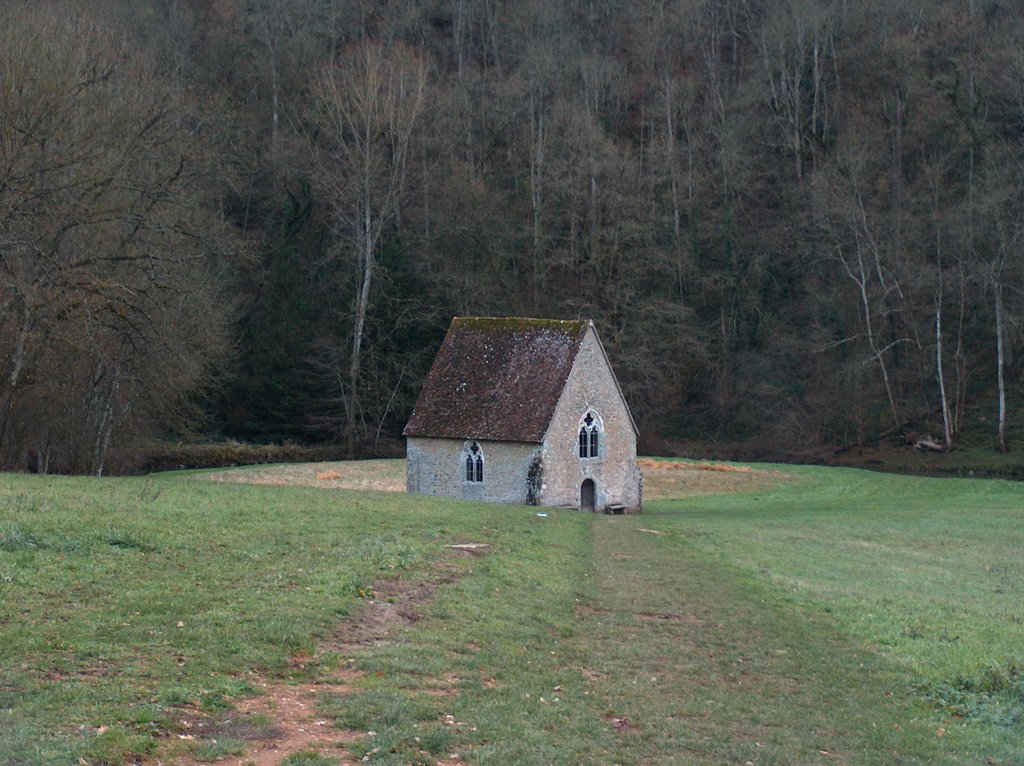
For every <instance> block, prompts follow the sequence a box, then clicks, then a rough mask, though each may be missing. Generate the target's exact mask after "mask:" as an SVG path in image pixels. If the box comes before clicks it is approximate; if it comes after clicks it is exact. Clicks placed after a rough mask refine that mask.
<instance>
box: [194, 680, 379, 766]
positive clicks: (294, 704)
mask: <svg viewBox="0 0 1024 766" xmlns="http://www.w3.org/2000/svg"><path fill="white" fill-rule="evenodd" d="M256 686H257V687H258V688H260V690H261V691H262V692H263V694H262V695H261V696H259V697H254V698H252V699H245V700H240V701H239V702H238V703H237V704H236V705H235V710H234V714H233V717H232V718H228V719H225V720H223V721H220V722H217V723H216V724H214V725H212V726H208V727H207V731H206V732H205V734H206V735H209V736H214V737H216V736H222V737H228V736H231V737H235V738H238V739H243V740H245V741H246V744H247V745H248V747H246V751H245V754H244V755H240V756H228V757H224V758H219V759H218V760H217V763H219V764H223V765H224V766H278V764H280V763H281V762H282V761H283V760H284V759H285V758H287V757H288V756H289V755H291V754H292V753H296V752H300V751H306V750H313V751H319V752H323V753H325V754H329V755H334V756H337V757H338V758H341V761H342V763H343V764H345V765H346V766H348V765H350V764H354V763H356V761H355V759H354V758H353V756H352V755H351V753H349V752H348V751H347V750H346V749H345V748H346V747H347V746H348V745H350V744H352V743H353V742H356V741H357V740H359V739H361V738H362V737H364V736H366V733H365V732H359V731H344V730H341V729H335V728H334V727H333V726H332V725H331V722H330V721H329V720H326V719H323V718H320V717H318V716H317V714H316V695H317V693H319V692H321V691H325V690H330V691H334V692H342V693H344V692H347V691H350V690H351V687H349V686H346V685H344V684H282V683H257V684H256ZM259 721H271V722H272V723H269V724H260V723H258V722H259ZM179 736H182V737H188V736H191V735H189V734H185V735H179Z"/></svg>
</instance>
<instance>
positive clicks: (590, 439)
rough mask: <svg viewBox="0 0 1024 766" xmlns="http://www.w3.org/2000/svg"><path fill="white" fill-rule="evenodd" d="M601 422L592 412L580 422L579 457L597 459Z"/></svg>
mask: <svg viewBox="0 0 1024 766" xmlns="http://www.w3.org/2000/svg"><path fill="white" fill-rule="evenodd" d="M600 433H601V420H600V418H598V417H597V413H595V412H594V411H593V410H590V411H589V412H587V414H586V415H584V416H583V419H582V420H581V421H580V441H579V445H580V457H581V458H588V457H597V456H598V455H599V454H600V438H601V437H600Z"/></svg>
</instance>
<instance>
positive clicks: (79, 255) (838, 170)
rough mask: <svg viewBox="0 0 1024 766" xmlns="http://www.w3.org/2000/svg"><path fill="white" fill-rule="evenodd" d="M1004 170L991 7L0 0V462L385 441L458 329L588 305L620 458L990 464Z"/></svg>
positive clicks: (1005, 71) (1008, 193)
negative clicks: (231, 442)
mask: <svg viewBox="0 0 1024 766" xmlns="http://www.w3.org/2000/svg"><path fill="white" fill-rule="evenodd" d="M1022 175H1024V13H1022V12H1021V9H1020V7H1019V5H1018V4H1015V3H1010V2H1007V1H1005V0H955V1H953V0H861V1H860V2H850V1H849V0H688V1H686V2H683V1H682V0H677V1H676V2H669V1H668V0H629V1H628V2H627V1H626V0H514V1H513V0H138V1H137V2H131V3H124V2H119V1H118V0H90V1H89V2H85V1H84V0H82V2H67V1H64V2H56V0H52V1H51V0H36V1H35V2H28V1H25V0H9V1H8V2H4V3H3V4H2V6H0V266H2V268H0V280H2V283H0V460H2V467H4V468H6V469H9V470H34V471H40V472H77V473H93V474H100V473H103V472H110V471H112V470H117V468H118V466H117V464H116V463H117V461H116V460H115V459H114V457H113V456H114V455H117V454H122V455H123V454H126V453H127V452H131V451H137V450H144V449H146V445H149V444H152V443H154V442H159V441H161V440H165V441H166V440H186V441H188V440H210V439H236V440H239V441H245V442H253V443H279V444H280V443H297V444H331V445H336V446H337V447H338V448H339V449H340V450H343V451H344V452H345V453H346V454H348V455H349V456H361V455H368V454H384V453H387V452H388V451H389V450H390V451H394V450H395V449H396V448H400V445H401V441H400V439H399V435H400V433H401V429H402V427H403V426H404V424H405V421H406V419H407V418H408V416H409V413H410V411H411V409H412V406H413V404H414V403H415V400H416V396H417V394H418V391H419V387H420V384H421V383H422V380H423V378H424V376H425V374H426V372H427V371H428V370H429V367H430V363H431V361H432V359H433V355H434V353H435V352H436V350H437V348H438V347H439V345H440V342H441V340H442V338H443V336H444V332H445V330H446V328H447V326H448V323H449V322H450V320H451V318H452V316H455V315H490V316H505V315H518V316H542V317H554V318H577V317H580V318H592V319H593V320H594V322H595V324H596V326H597V329H598V331H599V333H600V335H601V337H602V340H603V341H604V343H605V345H606V347H607V349H608V352H609V355H610V357H611V359H612V362H613V364H614V366H615V368H616V372H617V375H618V377H619V380H620V383H621V385H622V387H623V390H624V392H625V395H626V398H627V400H628V401H629V403H630V406H631V408H632V410H633V413H634V416H635V417H636V420H637V422H638V424H639V427H640V429H641V434H642V438H641V448H644V447H646V448H647V449H648V450H656V449H658V448H659V446H660V447H664V446H665V445H671V444H672V443H674V442H680V443H682V442H731V443H746V444H751V445H760V448H761V449H762V451H763V453H764V454H765V455H766V456H774V457H781V456H787V455H800V454H810V453H814V452H815V451H821V450H826V451H828V450H833V451H834V450H839V449H844V448H849V447H853V446H857V445H873V444H878V443H879V442H880V441H884V440H894V439H906V438H909V437H908V436H907V435H908V434H923V433H927V434H929V435H930V436H931V441H932V443H933V445H934V446H935V447H936V448H939V449H951V448H955V447H956V446H957V445H958V439H959V437H960V434H961V433H962V431H963V429H964V427H965V418H966V414H965V413H966V412H967V411H968V407H969V406H970V405H971V404H972V403H973V402H975V401H977V400H978V399H979V397H984V398H985V400H986V401H991V402H992V406H991V409H992V411H991V412H990V413H988V414H987V418H986V423H987V424H988V425H987V428H988V429H989V435H990V445H991V446H992V447H993V448H1001V449H1004V450H1005V449H1006V448H1007V446H1008V445H1007V436H1006V432H1007V428H1009V427H1010V426H1011V425H1012V423H1013V415H1012V413H1013V412H1015V411H1016V412H1019V411H1020V406H1021V402H1018V401H1016V400H1015V399H1014V396H1013V393H1012V392H1015V391H1017V390H1018V389H1017V387H1016V386H1015V383H1016V381H1017V379H1018V377H1019V374H1020V359H1019V356H1018V353H1017V352H1018V351H1019V350H1020V347H1021V344H1022V340H1024V338H1022V332H1021V331H1022V325H1021V322H1022V320H1024V292H1022V290H1024V259H1022V257H1021V250H1022V248H1024V185H1022V183H1021V178H1022ZM666 448H667V447H666Z"/></svg>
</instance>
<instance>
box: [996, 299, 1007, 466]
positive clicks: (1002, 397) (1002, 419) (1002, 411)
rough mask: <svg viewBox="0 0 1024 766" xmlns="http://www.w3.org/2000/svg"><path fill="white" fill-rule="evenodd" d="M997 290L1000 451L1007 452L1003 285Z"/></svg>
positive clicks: (997, 378) (997, 377)
mask: <svg viewBox="0 0 1024 766" xmlns="http://www.w3.org/2000/svg"><path fill="white" fill-rule="evenodd" d="M995 292H996V385H997V386H998V388H999V451H1000V452H1006V451H1007V446H1006V382H1005V379H1004V377H1003V368H1004V366H1005V359H1006V358H1005V353H1004V350H1003V286H1002V284H1000V283H998V282H997V283H996V285H995Z"/></svg>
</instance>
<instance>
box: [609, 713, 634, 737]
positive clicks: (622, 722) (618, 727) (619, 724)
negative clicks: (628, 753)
mask: <svg viewBox="0 0 1024 766" xmlns="http://www.w3.org/2000/svg"><path fill="white" fill-rule="evenodd" d="M604 720H605V723H608V724H611V726H612V727H614V729H615V731H617V732H618V733H619V734H633V733H635V732H638V731H640V727H639V726H637V725H635V724H634V723H633V722H632V721H630V720H629V718H627V717H626V716H624V715H616V714H615V713H605V714H604Z"/></svg>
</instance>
